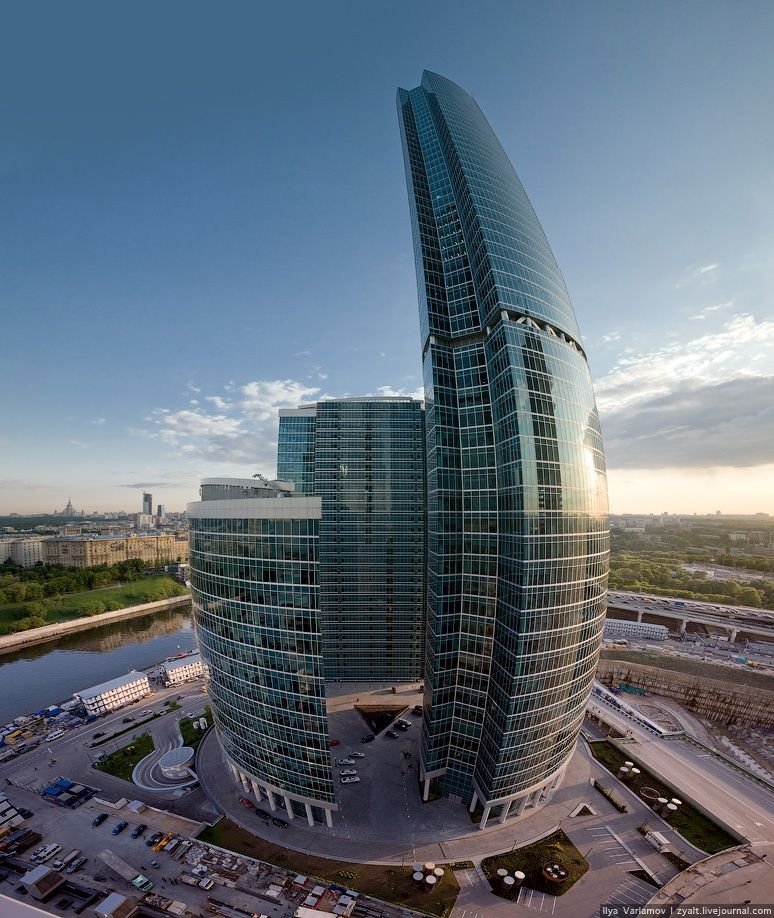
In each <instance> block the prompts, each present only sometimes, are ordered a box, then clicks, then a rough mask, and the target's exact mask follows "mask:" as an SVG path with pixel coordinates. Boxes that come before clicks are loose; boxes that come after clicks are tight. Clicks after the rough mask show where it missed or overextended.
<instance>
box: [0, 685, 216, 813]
mask: <svg viewBox="0 0 774 918" xmlns="http://www.w3.org/2000/svg"><path fill="white" fill-rule="evenodd" d="M201 686H202V683H201V680H198V681H197V682H195V683H188V684H185V685H182V686H171V687H170V688H159V689H157V690H156V694H155V695H153V696H147V697H146V698H143V699H141V700H140V701H137V702H135V703H134V704H132V705H129V706H128V707H126V708H123V709H122V710H120V711H116V712H115V713H113V714H108V715H107V716H105V717H100V718H98V719H97V720H95V721H93V722H92V723H90V724H84V725H83V726H81V727H78V728H76V729H75V730H71V731H69V732H68V733H66V734H65V735H64V736H62V737H60V738H59V739H56V740H53V741H51V742H48V743H41V745H40V746H39V747H38V748H37V749H34V750H32V751H31V752H26V753H24V755H22V756H20V757H19V758H16V759H12V760H11V761H9V762H4V763H3V764H2V765H0V782H2V780H3V779H5V778H9V779H12V780H13V781H14V783H16V784H20V785H23V786H28V787H34V788H39V787H42V786H44V785H45V783H46V782H47V781H48V780H49V779H51V778H55V777H56V776H57V775H64V776H66V777H68V778H70V779H72V780H76V781H82V782H85V783H86V784H89V785H91V786H97V787H100V788H102V789H104V791H105V792H106V793H107V794H108V796H110V795H111V794H113V795H115V796H116V797H119V796H123V795H125V794H126V793H127V789H128V786H127V784H126V782H125V781H122V780H121V779H120V778H114V777H113V776H112V775H108V774H106V773H104V772H101V771H97V770H95V769H94V768H93V767H92V764H93V762H94V761H96V758H97V756H98V754H99V753H100V752H107V753H110V752H114V751H115V750H116V749H120V748H121V747H122V746H125V745H127V744H128V743H129V742H130V741H131V739H132V738H133V737H135V736H138V735H139V734H141V733H145V732H150V733H151V735H152V736H153V738H154V744H155V745H156V749H157V750H158V749H162V748H170V742H172V739H171V738H172V737H173V736H177V727H176V723H175V720H176V717H177V716H179V715H180V714H182V713H183V712H184V711H188V710H192V709H193V710H199V709H200V708H201V707H203V705H202V704H201V701H202V700H203V699H204V696H203V695H202V689H201ZM178 695H182V696H183V697H182V699H181V700H180V704H181V706H182V707H181V709H180V710H179V711H177V712H174V713H173V712H170V713H168V714H166V715H165V716H163V717H159V718H156V719H155V720H152V721H150V722H149V723H147V724H141V725H135V726H134V728H133V729H131V730H129V731H128V732H127V733H123V734H122V735H121V736H119V737H116V739H114V740H110V741H109V742H107V743H105V745H103V746H99V747H97V748H92V745H91V744H92V743H93V742H95V740H98V739H101V738H102V737H95V735H96V734H97V733H104V734H105V735H106V736H110V735H111V734H113V733H116V732H118V731H120V730H124V729H126V727H127V726H131V725H128V724H124V723H123V719H124V718H125V717H134V718H135V720H139V719H141V718H140V713H139V712H140V711H144V710H151V711H154V712H155V711H159V712H161V711H166V710H167V708H166V706H165V704H164V702H165V701H168V700H170V699H175V698H176V697H177V696H178ZM194 701H196V702H198V704H194ZM150 793H152V792H151V791H149V790H146V789H144V790H143V794H144V795H147V794H150ZM156 794H157V795H158V796H167V797H169V796H171V794H170V791H169V790H168V789H159V790H158V791H157V792H156Z"/></svg>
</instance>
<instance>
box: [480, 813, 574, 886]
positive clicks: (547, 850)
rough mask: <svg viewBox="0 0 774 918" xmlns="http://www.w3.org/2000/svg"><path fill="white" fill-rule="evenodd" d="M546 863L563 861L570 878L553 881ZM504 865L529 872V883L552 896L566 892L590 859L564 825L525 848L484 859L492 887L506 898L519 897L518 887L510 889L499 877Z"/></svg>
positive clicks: (509, 868) (483, 862) (510, 870)
mask: <svg viewBox="0 0 774 918" xmlns="http://www.w3.org/2000/svg"><path fill="white" fill-rule="evenodd" d="M545 864H561V865H562V867H564V869H565V870H566V871H567V879H566V880H563V881H562V882H561V883H552V882H551V881H550V880H548V879H547V878H546V877H545V876H543V866H544V865H545ZM501 867H504V868H505V869H506V870H507V871H508V872H509V873H511V874H512V873H513V872H514V871H515V870H521V872H522V873H524V874H525V880H524V885H525V886H527V887H529V888H530V889H534V890H536V891H537V892H543V893H548V894H549V895H552V896H561V895H564V893H566V892H567V890H568V889H570V888H571V887H572V886H574V885H575V883H577V882H578V880H580V878H581V877H582V876H583V874H584V873H586V871H587V870H588V869H589V865H588V863H587V862H586V859H585V858H584V857H583V855H582V854H581V853H580V851H578V849H577V848H576V847H575V845H573V843H572V842H571V841H570V839H569V838H568V837H567V836H566V835H565V834H564V832H562V830H561V829H558V830H557V831H556V832H554V833H553V834H551V835H548V836H546V837H545V838H541V839H540V840H539V841H536V842H533V843H532V844H531V845H526V846H525V847H524V848H517V849H516V850H515V851H509V852H508V853H507V854H496V855H494V857H487V858H484V860H483V861H482V862H481V869H482V870H483V871H484V873H485V874H486V877H487V879H488V880H489V882H490V884H491V885H492V891H493V892H495V893H496V894H497V895H498V896H502V897H503V898H504V899H516V898H517V897H518V895H519V891H518V889H513V890H511V891H506V890H504V889H503V888H502V887H501V885H500V883H499V881H498V880H497V871H498V870H499V868H501Z"/></svg>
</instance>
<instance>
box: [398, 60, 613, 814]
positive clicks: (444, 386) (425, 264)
mask: <svg viewBox="0 0 774 918" xmlns="http://www.w3.org/2000/svg"><path fill="white" fill-rule="evenodd" d="M398 112H399V118H400V124H401V135H402V140H403V150H404V160H405V165H406V176H407V182H408V188H409V203H410V209H411V220H412V230H413V237H414V250H415V259H416V269H417V286H418V293H419V302H420V326H421V335H422V354H423V366H424V378H425V397H426V461H427V502H428V517H427V519H428V532H427V638H426V672H425V720H424V727H423V739H422V772H423V777H425V778H426V779H427V780H428V781H429V780H431V779H435V780H436V782H437V785H438V788H439V790H440V791H441V793H443V794H445V795H448V796H451V795H454V796H459V797H461V798H462V799H464V800H465V801H466V802H470V803H471V807H472V806H474V805H475V804H476V803H477V802H478V801H480V802H481V803H482V804H483V805H484V807H485V814H484V824H485V821H486V817H487V816H488V814H489V812H490V810H491V809H492V808H496V809H497V811H498V812H500V814H501V815H503V818H504V817H505V815H507V813H508V808H509V807H510V805H511V803H512V802H513V801H517V800H522V801H523V802H526V800H527V799H530V802H537V800H539V799H540V796H541V795H542V794H544V793H547V792H548V791H549V790H550V788H551V787H552V786H553V785H554V784H555V783H556V780H557V779H558V777H559V776H560V774H561V771H562V769H563V768H564V766H565V764H566V762H567V760H568V758H569V756H570V755H571V753H572V751H573V749H574V746H575V741H576V739H577V735H578V732H579V730H580V727H581V723H582V721H583V716H584V711H585V706H586V701H587V698H588V695H589V693H590V691H591V685H592V681H593V677H594V672H595V669H596V664H597V658H598V655H599V648H600V645H601V640H602V630H603V622H604V617H605V605H606V594H607V570H608V552H609V544H608V539H609V536H608V520H607V486H606V476H605V464H604V456H603V452H602V441H601V436H600V430H599V422H598V418H597V410H596V404H595V400H594V393H593V390H592V386H591V378H590V374H589V369H588V365H587V362H586V358H585V354H584V352H583V348H582V345H581V343H580V334H579V331H578V327H577V323H576V320H575V316H574V314H573V310H572V306H571V304H570V299H569V296H568V294H567V290H566V288H565V285H564V281H563V279H562V276H561V273H560V271H559V268H558V266H557V264H556V261H555V259H554V257H553V254H552V252H551V249H550V247H549V245H548V242H547V240H546V237H545V234H544V233H543V230H542V228H541V226H540V223H539V222H538V219H537V217H536V215H535V213H534V210H533V209H532V206H531V204H530V202H529V199H528V198H527V196H526V193H525V191H524V189H523V187H522V185H521V183H520V182H519V179H518V177H517V176H516V174H515V172H514V171H513V167H512V166H511V164H510V162H509V160H508V158H507V156H506V154H505V152H504V151H503V149H502V147H501V146H500V144H499V142H498V140H497V138H496V137H495V135H494V133H493V131H492V129H491V127H490V126H489V124H488V122H487V121H486V119H485V118H484V116H483V114H482V113H481V110H480V109H479V107H478V105H477V104H476V102H475V101H474V100H473V99H472V98H471V97H470V96H469V95H468V94H467V93H466V92H464V91H463V90H462V89H461V88H460V87H459V86H457V85H455V84H454V83H451V82H450V81H449V80H446V79H444V78H443V77H440V76H438V75H436V74H432V73H427V72H426V73H425V74H424V75H423V79H422V85H421V86H420V87H418V88H416V89H413V90H410V91H406V90H399V91H398ZM530 795H531V797H530ZM522 809H523V807H522Z"/></svg>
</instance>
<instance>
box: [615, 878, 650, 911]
mask: <svg viewBox="0 0 774 918" xmlns="http://www.w3.org/2000/svg"><path fill="white" fill-rule="evenodd" d="M655 892H656V890H655V889H654V887H653V886H651V885H650V884H649V883H646V882H645V881H644V880H640V879H638V878H637V877H633V876H627V877H626V879H625V880H624V881H623V882H622V883H621V884H620V886H617V887H616V888H615V889H614V890H613V892H612V894H611V895H610V898H609V899H608V901H607V902H606V903H605V905H628V906H631V907H633V906H636V905H645V903H646V902H648V901H650V899H651V898H652V897H653V894H654V893H655Z"/></svg>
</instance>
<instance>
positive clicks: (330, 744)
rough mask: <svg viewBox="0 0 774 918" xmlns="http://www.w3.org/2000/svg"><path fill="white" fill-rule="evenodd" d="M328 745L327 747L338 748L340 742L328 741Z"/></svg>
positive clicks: (335, 740)
mask: <svg viewBox="0 0 774 918" xmlns="http://www.w3.org/2000/svg"><path fill="white" fill-rule="evenodd" d="M328 745H329V746H340V745H341V740H337V739H332V740H328Z"/></svg>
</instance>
